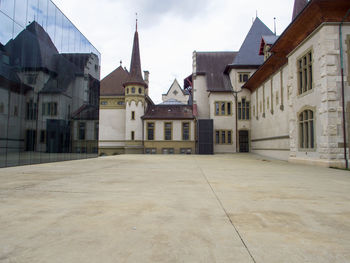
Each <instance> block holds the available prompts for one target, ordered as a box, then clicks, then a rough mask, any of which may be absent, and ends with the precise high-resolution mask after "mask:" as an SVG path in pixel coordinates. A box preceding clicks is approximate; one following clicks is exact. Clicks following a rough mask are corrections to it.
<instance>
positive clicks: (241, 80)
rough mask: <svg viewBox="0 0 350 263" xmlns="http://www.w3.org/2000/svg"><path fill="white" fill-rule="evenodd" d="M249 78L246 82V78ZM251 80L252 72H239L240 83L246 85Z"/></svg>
mask: <svg viewBox="0 0 350 263" xmlns="http://www.w3.org/2000/svg"><path fill="white" fill-rule="evenodd" d="M245 75H246V76H247V80H244V76H245ZM249 78H250V72H238V83H246V82H247V81H248V79H249Z"/></svg>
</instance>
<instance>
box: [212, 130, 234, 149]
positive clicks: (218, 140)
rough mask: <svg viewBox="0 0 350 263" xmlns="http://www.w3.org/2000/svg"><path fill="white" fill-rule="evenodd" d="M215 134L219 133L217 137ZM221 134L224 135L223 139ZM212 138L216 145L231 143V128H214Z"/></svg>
mask: <svg viewBox="0 0 350 263" xmlns="http://www.w3.org/2000/svg"><path fill="white" fill-rule="evenodd" d="M229 134H230V140H229V139H228V138H229ZM217 135H219V137H217ZM223 135H224V140H223ZM214 138H215V141H214V143H215V144H216V145H232V144H233V141H232V130H226V129H216V130H215V131H214Z"/></svg>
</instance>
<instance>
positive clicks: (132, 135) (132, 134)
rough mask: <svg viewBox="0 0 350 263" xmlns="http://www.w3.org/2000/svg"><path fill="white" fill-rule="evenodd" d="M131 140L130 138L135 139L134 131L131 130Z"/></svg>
mask: <svg viewBox="0 0 350 263" xmlns="http://www.w3.org/2000/svg"><path fill="white" fill-rule="evenodd" d="M131 140H132V141H134V140H135V132H134V131H132V132H131Z"/></svg>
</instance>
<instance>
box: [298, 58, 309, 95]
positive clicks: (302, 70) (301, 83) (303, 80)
mask: <svg viewBox="0 0 350 263" xmlns="http://www.w3.org/2000/svg"><path fill="white" fill-rule="evenodd" d="M297 67H298V88H299V94H302V93H304V92H307V91H309V90H311V89H312V88H313V87H312V81H313V80H312V52H311V51H309V52H308V53H307V54H306V55H304V56H303V57H302V58H300V59H299V60H298V62H297Z"/></svg>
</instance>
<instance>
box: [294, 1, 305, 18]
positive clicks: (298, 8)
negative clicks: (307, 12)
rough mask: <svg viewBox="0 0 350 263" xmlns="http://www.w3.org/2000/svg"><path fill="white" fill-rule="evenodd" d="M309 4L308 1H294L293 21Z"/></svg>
mask: <svg viewBox="0 0 350 263" xmlns="http://www.w3.org/2000/svg"><path fill="white" fill-rule="evenodd" d="M307 3H308V0H294V8H293V15H292V21H293V20H294V19H295V18H296V17H297V16H298V15H299V13H300V12H301V11H302V10H303V9H304V7H305V6H306V5H307Z"/></svg>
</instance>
